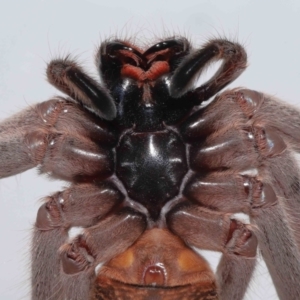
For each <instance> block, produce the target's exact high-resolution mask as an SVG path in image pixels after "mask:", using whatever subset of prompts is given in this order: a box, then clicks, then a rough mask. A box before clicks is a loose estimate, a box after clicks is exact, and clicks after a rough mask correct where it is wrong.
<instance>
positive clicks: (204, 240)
mask: <svg viewBox="0 0 300 300" xmlns="http://www.w3.org/2000/svg"><path fill="white" fill-rule="evenodd" d="M216 60H222V64H221V66H220V68H219V69H218V71H217V72H216V73H215V74H214V75H213V76H212V77H211V78H210V79H209V80H208V81H207V82H205V83H204V84H202V85H200V86H199V87H195V88H194V87H193V84H194V82H195V81H196V79H197V78H198V76H201V74H202V72H203V71H204V70H205V68H206V67H207V65H208V64H210V63H211V62H214V61H216ZM96 64H97V67H98V69H99V74H100V77H101V79H102V83H101V84H99V83H98V82H97V81H96V80H94V79H93V78H91V77H90V76H88V75H87V74H86V73H85V72H84V71H83V69H82V68H81V67H80V66H79V65H78V64H77V63H76V62H75V61H74V60H72V59H71V58H70V56H68V57H67V58H64V59H56V60H53V61H51V62H50V63H49V65H48V68H47V77H48V80H49V82H50V83H51V84H53V85H54V86H55V87H56V88H58V89H59V90H61V91H62V92H64V93H65V94H67V95H68V96H69V97H54V98H52V99H51V100H48V101H46V102H42V103H40V104H37V105H35V106H33V107H30V108H28V109H27V110H24V111H23V112H21V113H19V114H17V115H16V116H13V117H12V118H9V119H7V120H5V121H4V122H2V123H0V150H1V151H0V177H6V176H10V175H14V174H17V173H20V172H23V171H25V170H27V169H29V168H32V167H35V166H38V167H39V170H40V172H41V173H46V174H48V176H50V177H52V178H59V179H63V180H65V181H68V182H69V183H70V185H69V186H68V187H67V188H65V189H64V190H62V191H60V192H57V193H54V194H53V195H50V196H48V197H46V198H45V200H44V204H43V205H42V206H41V207H40V208H39V210H38V213H37V219H36V223H35V226H34V234H33V241H32V276H31V279H32V300H44V299H47V300H65V299H72V300H83V299H90V300H100V299H106V300H112V299H113V300H115V299H124V300H125V299H137V300H142V299H155V300H163V299H170V300H179V299H180V300H183V299H186V300H191V299H195V300H196V299H198V300H201V299H202V300H204V299H206V300H209V299H210V300H212V299H213V300H216V299H221V300H241V299H243V297H244V295H245V292H246V290H247V287H248V284H249V282H250V279H251V276H252V274H253V270H254V267H255V258H256V248H257V243H259V246H260V250H261V252H262V255H263V257H264V260H265V262H266V264H267V266H268V269H269V271H270V274H271V276H272V278H273V281H274V284H275V286H276V289H277V292H278V295H279V297H280V299H281V300H291V299H300V285H299V281H300V264H299V261H300V234H299V232H300V228H299V225H298V224H299V215H300V209H299V208H300V202H299V177H300V175H299V174H300V172H299V170H298V168H297V164H296V162H295V159H294V157H293V152H292V151H297V152H300V147H299V144H300V134H299V132H300V122H299V120H300V112H299V111H297V110H296V109H295V108H292V107H289V106H287V105H285V104H283V103H281V102H279V101H277V100H276V99H274V98H273V97H271V96H268V95H266V94H263V93H259V92H256V91H253V90H248V89H234V90H228V91H225V92H223V93H220V94H219V95H217V96H216V97H215V99H213V101H212V102H210V103H209V104H207V105H205V104H203V102H204V101H207V100H209V99H210V98H211V97H212V96H214V95H216V94H217V93H218V92H219V91H220V90H221V89H223V88H224V87H225V86H226V85H227V84H229V83H230V82H232V81H233V80H234V79H236V78H237V77H238V76H239V75H240V74H241V73H242V71H243V70H244V69H245V68H246V64H247V55H246V53H245V50H244V48H243V47H242V46H241V45H240V44H238V43H234V42H230V41H228V40H225V39H214V40H210V41H209V42H208V43H207V44H205V45H204V46H203V47H202V48H200V49H198V50H195V49H193V48H192V47H191V45H190V43H189V41H188V40H187V39H185V38H182V37H178V38H174V37H173V38H170V39H167V40H165V41H160V42H158V43H156V44H154V45H153V46H152V47H150V48H148V49H146V50H142V49H140V48H138V47H137V46H134V45H132V44H131V43H130V42H128V41H122V40H108V41H105V42H104V43H102V44H101V46H100V48H99V51H98V53H97V55H96ZM240 212H243V213H245V214H248V215H249V217H250V222H251V224H244V223H243V222H242V221H239V220H237V219H236V217H235V216H234V215H233V214H235V213H240ZM253 224H254V225H253ZM73 227H81V228H82V230H83V232H82V233H81V234H79V235H77V236H76V237H75V238H70V237H69V231H70V229H72V228H73ZM194 248H198V249H205V250H213V251H220V252H222V257H221V260H220V262H219V265H218V268H217V271H216V274H214V272H213V271H212V270H211V268H210V266H209V265H208V263H207V262H206V261H205V259H204V258H203V257H202V256H201V255H199V254H198V253H196V251H195V250H194Z"/></svg>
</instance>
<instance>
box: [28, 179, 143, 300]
mask: <svg viewBox="0 0 300 300" xmlns="http://www.w3.org/2000/svg"><path fill="white" fill-rule="evenodd" d="M123 198H124V196H123V195H122V194H121V192H120V191H119V190H118V189H117V188H116V187H115V185H114V184H113V183H111V182H99V183H93V184H90V183H85V184H76V185H72V186H71V187H70V188H68V189H66V190H64V191H62V192H58V193H56V194H54V195H52V196H50V197H48V198H47V199H46V202H45V203H44V204H43V205H42V206H41V207H40V209H39V211H38V214H37V220H36V224H35V228H34V237H33V243H32V299H33V300H38V299H53V300H54V299H55V300H58V299H88V295H89V290H90V284H91V282H93V280H94V278H95V267H96V265H97V264H98V263H99V262H101V261H106V260H109V259H110V258H112V257H113V256H115V255H117V254H119V253H120V252H122V251H124V249H126V248H127V247H129V246H130V245H131V244H132V243H133V242H134V241H135V239H137V238H138V237H139V235H140V234H141V233H142V232H143V230H144V227H145V222H144V220H143V217H142V216H141V215H140V214H139V213H136V212H135V211H132V210H130V209H122V210H121V211H120V212H119V213H118V212H117V211H118V209H117V207H118V206H119V205H120V203H121V202H122V201H123ZM115 211H116V212H115ZM99 220H100V222H99ZM74 226H76V227H78V226H80V227H84V228H87V229H86V230H85V233H84V234H83V235H81V236H79V237H77V238H76V239H75V240H73V241H72V242H71V243H70V244H66V243H67V242H68V231H69V229H70V228H71V227H74ZM131 226H132V227H131ZM129 229H130V230H129ZM120 235H121V236H122V238H120ZM59 249H61V250H60V251H59ZM61 262H62V265H61ZM65 272H66V273H69V274H72V275H67V274H65Z"/></svg>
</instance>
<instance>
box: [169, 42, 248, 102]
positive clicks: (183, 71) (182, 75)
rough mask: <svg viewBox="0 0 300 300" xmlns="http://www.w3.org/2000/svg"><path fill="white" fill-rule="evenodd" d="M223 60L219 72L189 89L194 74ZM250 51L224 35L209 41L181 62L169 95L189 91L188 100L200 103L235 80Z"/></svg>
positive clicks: (242, 69) (172, 79) (173, 95)
mask: <svg viewBox="0 0 300 300" xmlns="http://www.w3.org/2000/svg"><path fill="white" fill-rule="evenodd" d="M216 60H223V63H222V65H221V67H220V68H219V70H218V71H217V72H216V74H215V75H214V76H213V77H212V78H211V79H209V80H208V81H207V82H206V83H204V84H203V85H201V86H200V87H198V88H196V89H195V90H193V91H191V92H189V93H187V91H188V89H189V88H191V86H192V84H193V82H194V80H195V78H196V77H197V76H199V75H201V73H202V72H203V71H204V69H205V68H206V67H207V65H209V64H210V63H212V62H214V61H216ZM246 64H247V54H246V52H245V50H244V48H243V47H242V46H241V45H240V44H238V43H233V42H230V41H227V40H223V39H215V40H211V41H209V42H208V43H207V44H206V45H205V46H204V47H203V48H202V49H199V50H196V51H195V52H193V53H191V54H190V55H188V56H187V57H186V58H185V59H184V60H183V61H182V62H181V64H180V65H179V66H178V68H177V69H176V71H175V73H174V75H173V76H172V78H171V82H170V88H169V91H170V95H171V96H172V97H174V98H179V97H181V96H183V95H184V94H186V93H187V94H186V96H185V97H187V99H188V100H191V99H193V100H195V101H196V102H195V104H196V103H198V104H199V103H201V102H202V101H204V100H208V99H209V98H210V97H212V96H213V95H215V94H216V93H217V92H218V91H220V90H221V89H223V88H224V87H225V86H226V85H227V84H229V83H230V82H232V81H233V80H235V79H236V78H237V77H238V76H239V75H240V74H241V73H242V72H243V71H244V69H245V68H246Z"/></svg>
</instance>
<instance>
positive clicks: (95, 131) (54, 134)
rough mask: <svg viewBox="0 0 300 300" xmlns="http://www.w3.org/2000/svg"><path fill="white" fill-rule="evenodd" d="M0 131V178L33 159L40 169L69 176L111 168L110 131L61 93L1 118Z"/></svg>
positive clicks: (30, 165)
mask: <svg viewBox="0 0 300 300" xmlns="http://www.w3.org/2000/svg"><path fill="white" fill-rule="evenodd" d="M0 133H1V137H0V150H1V151H0V161H1V169H0V178H3V177H7V176H11V175H14V174H17V173H20V172H23V171H25V170H28V169H30V168H33V167H35V166H37V165H39V166H40V171H41V172H44V173H48V174H49V175H50V176H53V177H56V178H60V179H64V180H69V181H74V180H75V181H77V180H84V179H85V178H89V177H101V176H102V177H103V176H104V177H106V176H107V175H109V174H111V173H112V168H113V160H112V156H113V154H112V151H111V150H110V149H109V148H110V147H112V146H113V145H115V143H116V137H115V136H116V131H115V130H114V128H113V127H112V126H110V125H109V124H108V123H107V122H105V121H101V120H99V118H96V117H94V116H93V115H92V114H91V113H88V112H87V111H85V110H83V109H82V108H80V107H79V105H77V104H74V103H72V102H70V101H67V100H65V99H62V98H55V99H53V100H49V101H46V102H43V103H40V104H37V105H35V106H34V107H31V108H29V109H26V110H24V111H23V112H21V113H19V114H17V115H15V116H13V117H11V118H10V119H7V120H4V121H3V122H2V123H1V124H0ZM99 143H100V144H101V146H100V145H99ZM62 158H64V159H62Z"/></svg>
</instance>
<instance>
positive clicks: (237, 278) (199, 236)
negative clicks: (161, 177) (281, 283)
mask: <svg viewBox="0 0 300 300" xmlns="http://www.w3.org/2000/svg"><path fill="white" fill-rule="evenodd" d="M167 224H168V226H169V228H170V229H171V230H172V231H173V232H174V233H175V234H176V235H178V236H180V237H181V238H182V239H183V240H184V241H185V242H186V243H187V244H188V245H190V246H194V247H197V248H199V249H206V250H213V251H220V252H222V253H223V255H222V258H221V261H220V263H219V265H218V270H217V281H218V288H219V296H220V299H222V300H232V299H234V300H239V299H243V297H244V294H245V292H246V290H247V287H248V284H249V282H250V279H251V276H252V273H253V270H254V267H255V262H256V257H255V256H256V248H257V239H256V237H255V235H254V234H253V229H252V227H251V225H245V224H243V223H241V222H240V221H237V220H235V219H231V216H230V214H224V213H220V212H215V211H211V210H208V209H206V208H203V207H200V206H199V205H195V204H191V203H189V204H188V202H186V203H180V204H179V205H177V206H175V207H174V208H173V209H172V210H171V211H170V212H169V213H168V215H167Z"/></svg>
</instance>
